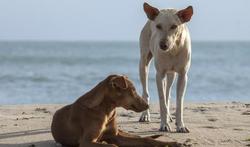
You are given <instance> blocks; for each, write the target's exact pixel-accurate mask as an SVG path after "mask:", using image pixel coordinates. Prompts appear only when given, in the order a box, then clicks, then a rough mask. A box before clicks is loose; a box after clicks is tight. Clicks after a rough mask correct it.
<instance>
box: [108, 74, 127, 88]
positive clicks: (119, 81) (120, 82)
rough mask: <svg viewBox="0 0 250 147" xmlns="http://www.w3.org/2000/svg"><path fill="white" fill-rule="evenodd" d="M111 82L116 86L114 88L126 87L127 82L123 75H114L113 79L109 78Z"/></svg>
mask: <svg viewBox="0 0 250 147" xmlns="http://www.w3.org/2000/svg"><path fill="white" fill-rule="evenodd" d="M111 84H112V86H113V87H116V88H117V87H118V88H121V89H127V88H128V84H127V81H126V79H125V77H124V76H118V77H114V78H113V79H111Z"/></svg>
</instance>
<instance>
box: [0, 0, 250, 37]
mask: <svg viewBox="0 0 250 147" xmlns="http://www.w3.org/2000/svg"><path fill="white" fill-rule="evenodd" d="M144 1H146V2H148V3H150V4H151V5H153V6H156V7H158V8H160V9H163V8H177V9H182V8H185V7H187V6H189V5H192V6H193V7H194V16H193V18H192V20H191V22H189V23H188V26H189V28H190V32H191V37H192V39H193V40H196V41H211V40H212V41H228V40H229V41H234V40H237V41H249V40H250V16H249V15H250V12H249V11H250V0H240V1H237V0H105V1H104V0H1V1H0V40H62V41H67V40H69V41H77V40H87V41H96V40H99V41H138V40H139V35H140V31H141V29H142V27H143V25H144V24H145V22H146V21H147V17H146V15H145V14H144V11H143V8H142V5H143V2H144Z"/></svg>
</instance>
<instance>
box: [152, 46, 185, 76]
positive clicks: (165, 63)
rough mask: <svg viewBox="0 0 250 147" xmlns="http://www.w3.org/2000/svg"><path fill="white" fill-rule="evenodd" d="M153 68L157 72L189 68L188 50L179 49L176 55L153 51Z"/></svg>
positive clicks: (180, 70) (179, 70) (178, 70)
mask: <svg viewBox="0 0 250 147" xmlns="http://www.w3.org/2000/svg"><path fill="white" fill-rule="evenodd" d="M153 56H154V58H155V60H154V62H155V68H156V70H157V71H159V72H165V73H168V72H177V73H179V72H182V71H186V70H188V69H189V64H190V54H189V52H188V51H181V52H180V53H179V54H178V55H172V54H169V53H165V52H163V51H161V50H158V51H157V53H154V55H153Z"/></svg>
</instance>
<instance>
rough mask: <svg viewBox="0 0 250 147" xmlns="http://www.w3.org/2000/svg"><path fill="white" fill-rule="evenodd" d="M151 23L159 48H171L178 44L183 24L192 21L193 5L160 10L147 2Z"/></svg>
mask: <svg viewBox="0 0 250 147" xmlns="http://www.w3.org/2000/svg"><path fill="white" fill-rule="evenodd" d="M143 7H144V11H145V13H146V14H147V17H148V19H149V20H151V21H152V23H151V25H152V26H151V31H152V35H153V36H154V37H155V38H156V40H157V42H158V44H159V49H162V50H164V51H167V50H170V49H172V48H174V47H175V45H176V44H178V43H179V42H178V41H180V40H179V39H180V38H181V35H182V31H183V24H184V23H186V22H188V21H190V19H191V17H192V15H193V8H192V6H189V7H187V8H186V9H183V10H179V11H178V10H175V9H163V10H159V9H157V8H155V7H152V6H150V5H149V4H147V3H144V5H143Z"/></svg>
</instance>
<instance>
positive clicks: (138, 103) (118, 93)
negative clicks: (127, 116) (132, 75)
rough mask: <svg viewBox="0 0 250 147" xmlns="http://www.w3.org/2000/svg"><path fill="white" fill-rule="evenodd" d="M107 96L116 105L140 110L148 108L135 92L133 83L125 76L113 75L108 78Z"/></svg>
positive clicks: (136, 110)
mask: <svg viewBox="0 0 250 147" xmlns="http://www.w3.org/2000/svg"><path fill="white" fill-rule="evenodd" d="M106 97H107V98H109V99H110V100H111V101H112V102H113V103H115V105H116V106H117V107H123V108H125V109H127V110H133V111H135V112H141V111H144V110H147V109H148V107H149V106H148V104H147V103H146V102H145V101H144V100H143V99H142V98H141V97H140V96H139V95H138V94H137V92H136V89H135V87H134V85H133V83H132V82H131V81H130V80H129V79H128V78H127V77H125V76H120V75H114V76H112V77H111V78H110V80H109V90H108V93H107V96H106Z"/></svg>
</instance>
